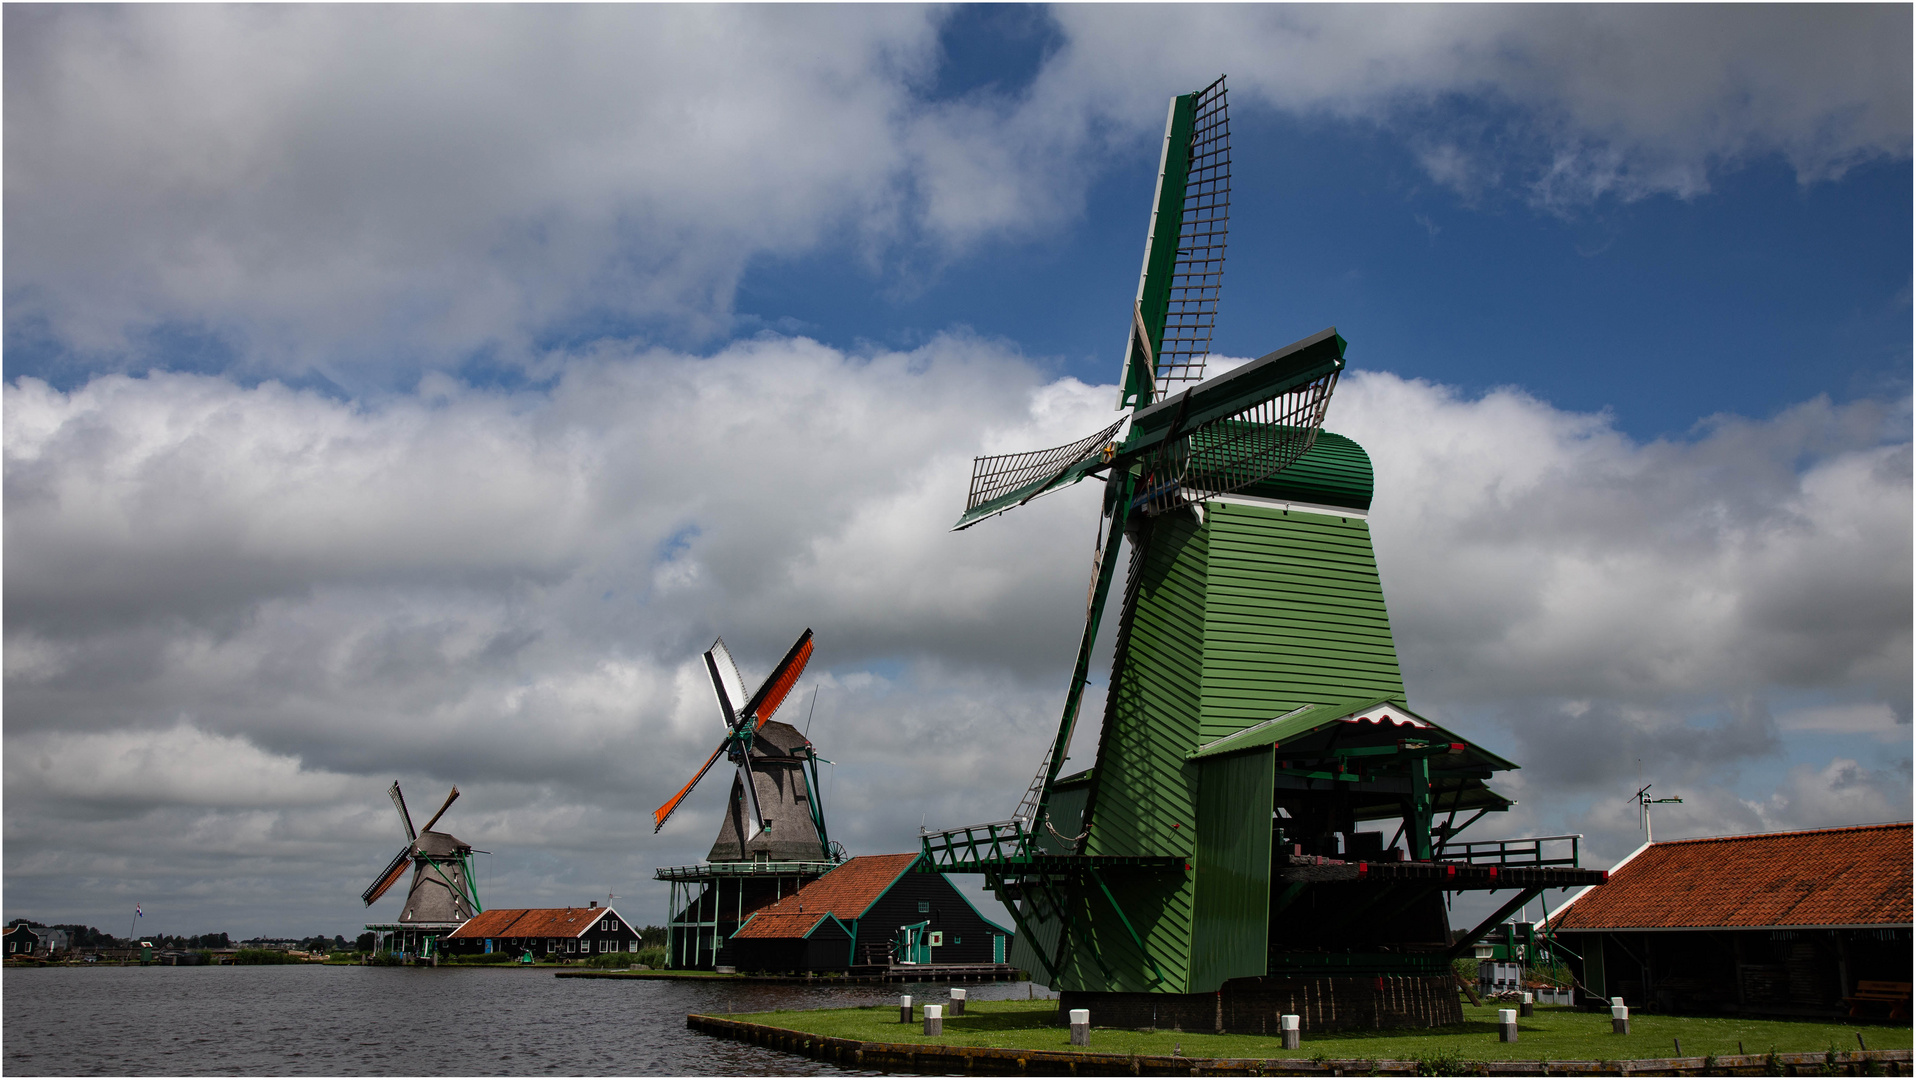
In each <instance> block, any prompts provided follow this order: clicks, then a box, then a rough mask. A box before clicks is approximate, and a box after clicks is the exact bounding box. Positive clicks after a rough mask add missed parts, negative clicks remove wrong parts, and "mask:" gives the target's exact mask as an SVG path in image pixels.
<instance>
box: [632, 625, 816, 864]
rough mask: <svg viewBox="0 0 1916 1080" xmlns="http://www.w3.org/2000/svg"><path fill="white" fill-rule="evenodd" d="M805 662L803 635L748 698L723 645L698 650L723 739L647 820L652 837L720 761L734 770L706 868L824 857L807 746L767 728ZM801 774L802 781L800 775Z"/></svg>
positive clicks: (808, 641) (788, 732)
mask: <svg viewBox="0 0 1916 1080" xmlns="http://www.w3.org/2000/svg"><path fill="white" fill-rule="evenodd" d="M811 658H812V632H811V631H810V630H806V631H805V632H804V633H803V634H800V635H799V638H798V640H797V641H796V642H794V643H793V645H792V647H791V648H790V649H789V650H787V651H786V653H785V658H784V659H783V660H780V661H779V662H778V666H776V667H774V668H773V669H772V673H771V674H770V675H768V676H766V678H765V681H764V683H762V684H760V686H759V688H758V690H757V691H755V692H753V693H752V694H751V695H750V696H749V697H748V696H747V695H746V693H745V685H744V680H743V679H741V678H740V677H739V673H738V665H737V664H736V663H734V662H733V660H732V654H731V651H730V650H728V649H726V647H725V641H724V639H723V638H721V639H719V640H717V641H714V642H713V643H712V647H711V648H709V649H707V650H705V656H704V659H705V670H706V673H707V674H708V675H710V676H711V679H712V692H713V694H714V695H716V696H717V698H718V705H719V714H720V720H721V721H722V723H723V724H724V726H725V734H724V735H723V736H722V737H721V738H720V739H719V744H718V749H716V750H713V751H712V756H711V757H708V758H706V759H705V764H704V765H702V766H700V767H699V771H698V772H697V773H695V774H693V776H692V779H691V780H689V781H687V782H686V784H685V786H684V787H682V788H680V789H679V790H678V793H677V794H675V795H673V796H672V797H671V798H670V799H668V800H666V802H665V805H663V806H661V807H659V808H658V809H657V810H656V811H654V812H653V814H652V831H653V832H657V831H659V830H660V829H662V828H664V827H665V823H666V821H667V820H669V819H670V818H671V816H672V814H673V813H674V812H676V811H677V810H678V808H679V806H680V804H682V803H683V802H684V801H685V799H686V797H687V796H689V795H690V794H692V789H693V788H694V787H697V786H698V782H699V781H700V780H702V779H704V778H705V774H706V773H707V772H710V771H711V768H712V766H713V765H715V764H717V763H718V759H719V758H720V756H725V757H727V758H729V759H730V760H731V761H732V763H733V764H734V765H735V766H736V767H737V775H736V776H735V777H734V779H733V780H732V793H731V798H730V799H728V800H727V803H726V813H725V818H724V820H723V822H722V823H721V824H720V826H719V835H718V839H717V841H716V842H715V843H714V844H713V846H712V852H711V854H710V855H708V856H707V861H709V862H732V861H738V860H751V859H753V858H755V857H756V858H759V859H769V860H771V861H774V862H789V861H811V860H818V859H824V858H827V857H829V852H830V850H831V838H830V836H829V835H827V833H826V830H825V814H824V811H823V809H822V808H821V807H820V806H819V803H818V799H817V795H816V793H817V791H818V763H817V758H816V757H815V755H813V753H812V744H811V742H810V740H808V739H806V738H805V736H804V735H803V734H801V733H800V732H799V730H798V729H797V728H795V727H792V726H791V725H790V724H782V723H778V722H776V721H773V720H772V714H774V713H776V712H777V711H778V708H779V706H780V705H783V704H784V703H785V699H786V698H787V697H788V696H790V695H791V692H792V688H793V687H794V686H796V685H797V683H798V678H799V676H800V675H802V674H804V671H805V665H806V663H807V662H809V661H810V660H811ZM808 769H809V770H810V774H811V775H810V776H807V775H806V773H807V770H808Z"/></svg>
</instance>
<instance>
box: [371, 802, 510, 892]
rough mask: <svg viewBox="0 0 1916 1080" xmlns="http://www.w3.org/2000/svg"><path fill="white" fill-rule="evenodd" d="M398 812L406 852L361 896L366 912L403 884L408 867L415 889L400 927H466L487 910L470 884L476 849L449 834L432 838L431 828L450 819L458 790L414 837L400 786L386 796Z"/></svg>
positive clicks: (412, 889)
mask: <svg viewBox="0 0 1916 1080" xmlns="http://www.w3.org/2000/svg"><path fill="white" fill-rule="evenodd" d="M386 794H387V795H389V796H391V797H392V801H393V806H395V807H397V808H398V810H399V821H400V824H401V825H403V826H405V829H406V846H405V847H403V848H400V849H399V854H397V855H394V856H393V859H392V862H390V863H388V864H386V869H385V870H383V871H381V872H380V874H379V876H378V877H376V878H374V879H373V883H372V884H371V885H368V886H367V887H366V891H365V892H363V893H361V894H360V897H359V898H360V899H361V900H363V901H365V903H366V906H367V907H372V906H373V905H374V904H375V903H378V902H379V898H380V897H382V896H384V895H386V892H387V890H389V889H391V888H392V887H393V886H394V885H395V884H397V883H398V882H399V879H400V877H401V876H403V875H404V874H405V872H406V867H407V865H408V864H410V865H411V866H412V888H411V889H410V890H409V891H408V892H407V893H406V904H405V906H404V907H403V908H401V909H400V915H399V921H400V923H402V924H404V923H462V922H464V921H466V920H467V919H470V918H472V917H473V916H474V915H477V914H479V913H480V912H481V911H483V910H485V909H484V908H482V907H481V906H480V904H479V892H478V889H477V887H476V886H475V885H474V884H473V881H472V845H471V844H468V843H466V842H465V841H463V840H461V839H459V838H458V837H456V836H453V835H452V834H450V833H442V832H434V831H433V829H432V827H433V826H434V825H437V824H439V819H440V818H442V817H444V816H445V815H446V810H447V809H448V808H450V807H451V806H452V803H453V800H454V799H457V798H458V797H459V789H458V788H457V787H454V788H453V789H452V792H451V793H450V794H448V795H447V796H446V801H445V802H443V803H441V804H440V806H439V812H438V813H436V814H434V815H433V816H432V820H430V821H428V822H426V827H425V828H423V829H420V830H418V831H416V832H415V831H414V829H413V827H412V814H411V813H409V812H408V811H407V809H406V796H405V795H404V794H402V793H401V792H400V790H399V781H397V780H395V781H393V786H392V787H390V788H388V789H387V790H386Z"/></svg>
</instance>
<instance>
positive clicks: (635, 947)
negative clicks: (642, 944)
mask: <svg viewBox="0 0 1916 1080" xmlns="http://www.w3.org/2000/svg"><path fill="white" fill-rule="evenodd" d="M625 951H626V952H638V951H639V943H638V942H636V941H633V942H628V943H627V948H626V950H625Z"/></svg>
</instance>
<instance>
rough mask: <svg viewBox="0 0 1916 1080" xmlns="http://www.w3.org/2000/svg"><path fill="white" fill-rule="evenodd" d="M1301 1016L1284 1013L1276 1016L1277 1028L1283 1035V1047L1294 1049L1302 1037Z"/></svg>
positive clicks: (1302, 1021)
mask: <svg viewBox="0 0 1916 1080" xmlns="http://www.w3.org/2000/svg"><path fill="white" fill-rule="evenodd" d="M1303 1023H1304V1020H1303V1017H1300V1016H1298V1015H1297V1014H1295V1013H1285V1014H1283V1015H1282V1016H1279V1017H1278V1018H1277V1030H1278V1031H1279V1032H1280V1033H1282V1034H1283V1036H1284V1049H1286V1050H1295V1049H1297V1047H1298V1044H1299V1042H1300V1041H1301V1040H1302V1039H1303V1032H1302V1027H1303Z"/></svg>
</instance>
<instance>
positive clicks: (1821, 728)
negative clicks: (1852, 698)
mask: <svg viewBox="0 0 1916 1080" xmlns="http://www.w3.org/2000/svg"><path fill="white" fill-rule="evenodd" d="M1776 726H1777V727H1779V728H1782V729H1783V730H1784V731H1815V732H1823V733H1827V734H1839V735H1870V736H1873V737H1875V738H1876V739H1878V740H1880V741H1882V742H1886V743H1907V742H1909V718H1908V717H1907V716H1904V717H1903V718H1901V719H1900V720H1899V719H1898V718H1897V716H1896V710H1894V709H1892V708H1890V707H1889V706H1888V705H1885V704H1882V703H1880V702H1872V703H1867V704H1856V705H1825V706H1820V707H1816V708H1808V709H1794V710H1791V711H1790V712H1786V713H1782V714H1779V715H1778V716H1777V718H1776Z"/></svg>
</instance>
